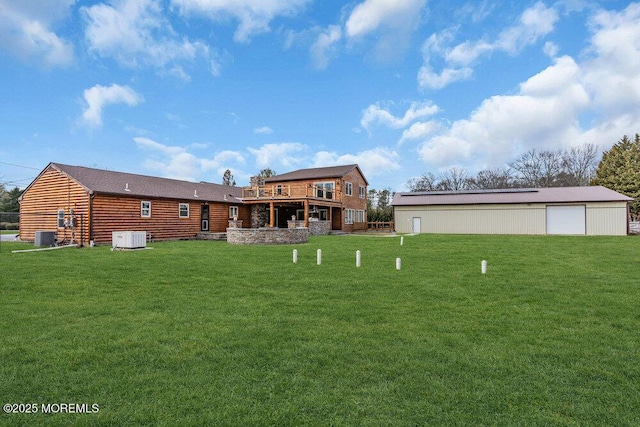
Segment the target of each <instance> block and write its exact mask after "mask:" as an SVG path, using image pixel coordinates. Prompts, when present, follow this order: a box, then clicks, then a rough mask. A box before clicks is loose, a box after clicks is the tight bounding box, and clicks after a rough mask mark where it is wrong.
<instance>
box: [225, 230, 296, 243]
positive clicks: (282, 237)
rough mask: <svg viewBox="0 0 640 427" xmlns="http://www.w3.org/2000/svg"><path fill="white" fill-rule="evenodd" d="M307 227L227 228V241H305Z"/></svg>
mask: <svg viewBox="0 0 640 427" xmlns="http://www.w3.org/2000/svg"><path fill="white" fill-rule="evenodd" d="M308 239H309V229H308V228H227V242H229V243H231V244H234V245H253V244H267V245H272V244H292V243H307V241H308Z"/></svg>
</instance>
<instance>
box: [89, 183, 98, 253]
mask: <svg viewBox="0 0 640 427" xmlns="http://www.w3.org/2000/svg"><path fill="white" fill-rule="evenodd" d="M95 196H96V195H95V194H94V193H93V191H91V190H89V212H87V216H88V222H89V246H91V242H92V241H93V198H94V197H95Z"/></svg>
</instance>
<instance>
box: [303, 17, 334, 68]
mask: <svg viewBox="0 0 640 427" xmlns="http://www.w3.org/2000/svg"><path fill="white" fill-rule="evenodd" d="M341 38H342V30H341V28H340V26H338V25H330V26H329V27H328V28H327V29H326V30H323V31H322V32H321V33H320V35H318V38H317V39H316V41H315V42H314V43H313V45H311V48H310V49H309V51H310V52H311V59H312V60H313V63H314V65H315V67H316V68H317V69H325V68H327V66H328V65H329V59H330V57H331V56H333V55H334V54H335V44H336V43H337V42H338V41H340V39H341Z"/></svg>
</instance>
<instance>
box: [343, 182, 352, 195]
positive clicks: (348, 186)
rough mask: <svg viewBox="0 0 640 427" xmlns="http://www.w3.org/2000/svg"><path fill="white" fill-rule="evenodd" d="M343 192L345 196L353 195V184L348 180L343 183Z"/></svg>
mask: <svg viewBox="0 0 640 427" xmlns="http://www.w3.org/2000/svg"><path fill="white" fill-rule="evenodd" d="M344 194H346V195H347V196H353V184H352V183H350V182H345V183H344Z"/></svg>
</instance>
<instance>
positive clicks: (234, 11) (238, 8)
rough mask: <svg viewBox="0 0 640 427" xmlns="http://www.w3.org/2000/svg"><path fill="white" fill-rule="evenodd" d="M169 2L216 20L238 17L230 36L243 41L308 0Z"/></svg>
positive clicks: (175, 0) (264, 29)
mask: <svg viewBox="0 0 640 427" xmlns="http://www.w3.org/2000/svg"><path fill="white" fill-rule="evenodd" d="M171 3H172V4H173V6H175V7H177V8H179V9H180V10H181V11H182V13H184V14H196V15H197V14H202V15H204V16H207V17H209V18H211V19H213V20H216V21H219V20H223V19H227V18H234V19H236V20H238V21H239V25H238V28H237V29H236V31H235V34H234V36H233V38H234V40H235V41H237V42H242V43H246V42H248V41H249V40H250V38H251V36H252V35H254V34H259V33H264V32H268V31H269V24H270V23H271V21H272V20H273V19H275V18H276V17H279V16H293V15H295V14H297V13H298V12H299V11H300V10H302V8H303V7H304V6H305V5H306V4H307V3H309V0H172V1H171Z"/></svg>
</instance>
